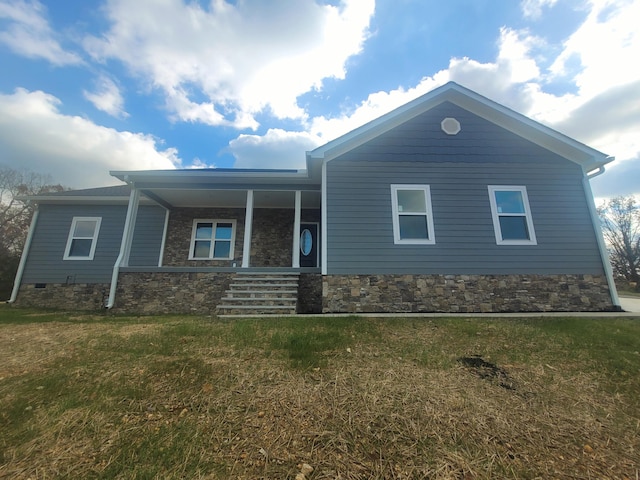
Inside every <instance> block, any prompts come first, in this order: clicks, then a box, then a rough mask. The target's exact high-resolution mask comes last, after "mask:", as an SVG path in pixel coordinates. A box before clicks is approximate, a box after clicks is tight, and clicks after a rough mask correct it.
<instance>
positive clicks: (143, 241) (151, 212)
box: [129, 205, 165, 267]
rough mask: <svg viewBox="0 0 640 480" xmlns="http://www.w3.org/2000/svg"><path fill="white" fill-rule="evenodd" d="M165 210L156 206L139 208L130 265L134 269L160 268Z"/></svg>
mask: <svg viewBox="0 0 640 480" xmlns="http://www.w3.org/2000/svg"><path fill="white" fill-rule="evenodd" d="M164 219H165V210H164V208H162V207H158V206H155V205H141V206H140V207H139V208H138V217H137V219H136V228H135V230H134V232H133V242H132V244H131V255H130V256H129V265H130V266H132V267H142V266H158V260H159V258H160V247H161V246H162V234H163V232H164Z"/></svg>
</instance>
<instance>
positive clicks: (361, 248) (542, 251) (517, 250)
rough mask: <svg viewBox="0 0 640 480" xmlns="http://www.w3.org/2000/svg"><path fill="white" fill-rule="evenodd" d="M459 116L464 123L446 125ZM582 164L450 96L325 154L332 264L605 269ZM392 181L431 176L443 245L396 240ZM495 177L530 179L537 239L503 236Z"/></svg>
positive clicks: (391, 268)
mask: <svg viewBox="0 0 640 480" xmlns="http://www.w3.org/2000/svg"><path fill="white" fill-rule="evenodd" d="M445 117H455V118H456V119H458V120H459V121H460V123H461V126H462V131H461V132H460V133H459V134H458V135H455V136H449V135H446V134H445V133H443V132H442V131H441V129H440V122H441V121H442V119H443V118H445ZM582 177H583V174H582V170H581V168H580V167H579V166H578V165H577V164H575V163H573V162H571V161H569V160H567V159H564V158H562V157H559V156H558V155H556V154H554V153H552V152H549V151H547V150H545V149H543V148H541V147H539V146H537V145H535V144H533V143H531V142H529V141H527V140H525V139H523V138H521V137H518V136H516V135H514V134H512V133H510V132H508V131H507V130H504V129H502V128H500V127H497V126H495V125H493V124H491V123H490V122H487V121H486V120H483V119H481V118H479V117H476V116H475V115H472V114H470V113H469V112H466V111H465V110H463V109H461V108H459V107H456V106H454V105H452V104H447V103H445V104H442V105H440V106H438V107H436V108H434V109H433V110H431V111H429V112H426V113H425V114H422V115H421V116H419V117H416V118H415V119H413V120H411V121H409V122H407V123H406V124H404V125H401V126H399V127H397V128H396V129H394V130H392V131H390V132H387V133H385V134H383V135H380V136H379V137H377V138H375V139H373V140H372V141H370V142H368V143H367V144H365V145H362V146H360V147H358V148H356V149H354V150H352V151H351V152H348V153H346V154H344V155H342V156H341V157H338V158H336V159H334V160H332V161H330V162H329V163H328V164H327V219H328V222H327V235H328V244H327V248H328V263H327V267H328V273H329V274H367V273H371V274H382V273H396V274H397V273H414V274H415V273H424V274H510V273H530V274H559V273H567V274H568V273H572V274H588V273H590V274H602V273H603V268H602V262H601V259H600V256H599V250H598V246H597V241H596V236H595V232H594V229H593V225H592V223H591V217H590V214H589V210H588V206H587V202H586V197H585V192H584V188H583V185H582ZM391 184H427V185H430V186H431V203H432V208H433V216H434V227H435V241H436V243H435V245H395V244H394V242H393V224H392V208H391V188H390V185H391ZM488 185H522V186H526V188H527V194H528V197H529V204H530V208H531V214H532V217H533V225H534V229H535V233H536V237H537V245H497V244H496V238H495V234H494V228H493V221H492V215H491V207H490V204H489V192H488V189H487V186H488Z"/></svg>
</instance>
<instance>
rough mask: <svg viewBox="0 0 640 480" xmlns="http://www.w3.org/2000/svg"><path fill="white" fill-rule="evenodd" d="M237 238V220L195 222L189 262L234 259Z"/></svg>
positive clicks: (197, 220) (199, 220)
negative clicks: (234, 246)
mask: <svg viewBox="0 0 640 480" xmlns="http://www.w3.org/2000/svg"><path fill="white" fill-rule="evenodd" d="M235 236H236V221H235V220H201V219H196V220H194V221H193V230H192V232H191V248H190V250H189V260H211V259H215V260H218V259H219V260H230V259H232V258H233V245H234V240H235Z"/></svg>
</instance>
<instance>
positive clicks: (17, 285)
mask: <svg viewBox="0 0 640 480" xmlns="http://www.w3.org/2000/svg"><path fill="white" fill-rule="evenodd" d="M39 213H40V212H39V210H38V205H36V208H35V211H34V212H33V217H31V225H29V232H28V233H27V240H26V241H25V242H24V248H23V249H22V255H20V263H19V264H18V271H17V272H16V278H15V279H14V281H13V290H12V291H11V298H10V299H9V302H8V303H13V302H15V301H16V298H18V290H20V284H21V283H22V275H23V273H24V266H25V265H26V264H27V255H28V254H29V249H30V248H31V241H32V240H33V232H35V230H36V222H37V221H38V214H39Z"/></svg>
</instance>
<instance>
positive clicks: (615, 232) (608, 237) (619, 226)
mask: <svg viewBox="0 0 640 480" xmlns="http://www.w3.org/2000/svg"><path fill="white" fill-rule="evenodd" d="M598 214H599V215H600V220H601V222H602V233H603V235H604V238H605V241H606V242H607V245H608V247H609V257H610V260H611V266H612V267H613V271H614V273H615V274H616V275H617V276H618V277H621V278H624V279H625V280H627V281H629V282H636V284H638V281H639V280H640V205H638V204H637V203H636V199H635V197H633V196H628V197H616V198H613V199H611V200H609V201H607V202H605V203H604V204H602V205H601V206H600V207H599V208H598Z"/></svg>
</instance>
